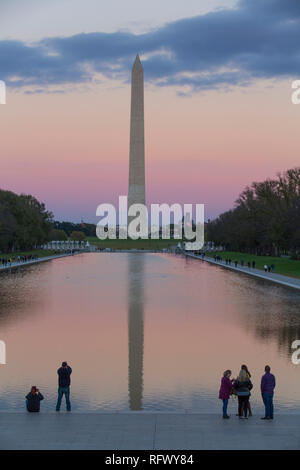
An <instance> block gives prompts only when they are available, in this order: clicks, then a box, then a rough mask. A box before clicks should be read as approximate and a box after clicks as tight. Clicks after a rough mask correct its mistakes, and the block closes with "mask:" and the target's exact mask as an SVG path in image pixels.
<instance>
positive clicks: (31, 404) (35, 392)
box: [26, 385, 44, 413]
mask: <svg viewBox="0 0 300 470" xmlns="http://www.w3.org/2000/svg"><path fill="white" fill-rule="evenodd" d="M42 400H44V397H43V395H42V394H41V392H40V391H39V389H38V388H37V387H36V386H35V385H33V386H32V387H31V391H30V392H29V393H28V395H26V408H27V411H29V412H30V413H32V412H35V413H36V412H39V411H40V402H41V401H42Z"/></svg>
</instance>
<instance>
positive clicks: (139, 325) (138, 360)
mask: <svg viewBox="0 0 300 470" xmlns="http://www.w3.org/2000/svg"><path fill="white" fill-rule="evenodd" d="M127 259H128V391H129V407H130V409H131V410H141V409H142V402H143V360H144V262H145V259H144V255H143V254H138V253H136V254H133V253H130V254H128V258H127Z"/></svg>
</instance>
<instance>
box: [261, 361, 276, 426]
mask: <svg viewBox="0 0 300 470" xmlns="http://www.w3.org/2000/svg"><path fill="white" fill-rule="evenodd" d="M270 371H271V367H270V366H266V367H265V374H264V375H263V376H262V378H261V386H260V388H261V395H262V399H263V402H264V405H265V416H264V418H261V419H273V414H274V407H273V396H274V388H275V386H276V380H275V376H274V375H273V374H271V372H270Z"/></svg>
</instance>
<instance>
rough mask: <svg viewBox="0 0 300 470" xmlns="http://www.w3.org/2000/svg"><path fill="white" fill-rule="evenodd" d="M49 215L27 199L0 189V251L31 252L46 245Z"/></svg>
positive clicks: (49, 223) (49, 221) (41, 207)
mask: <svg viewBox="0 0 300 470" xmlns="http://www.w3.org/2000/svg"><path fill="white" fill-rule="evenodd" d="M52 222H53V215H52V213H51V212H49V211H47V210H46V208H45V205H44V204H43V203H41V202H39V201H38V200H37V199H36V198H35V197H33V196H31V195H26V194H21V195H17V194H15V193H13V192H12V191H4V190H1V189H0V251H1V252H13V251H21V250H31V249H33V248H35V247H37V246H39V245H41V244H43V243H45V241H47V240H48V239H49V236H50V234H51V231H52V229H53V224H52Z"/></svg>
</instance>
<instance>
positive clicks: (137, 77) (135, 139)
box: [128, 54, 146, 207]
mask: <svg viewBox="0 0 300 470" xmlns="http://www.w3.org/2000/svg"><path fill="white" fill-rule="evenodd" d="M145 203H146V199H145V139H144V71H143V66H142V64H141V61H140V58H139V55H138V54H137V56H136V58H135V61H134V64H133V67H132V74H131V110H130V151H129V187H128V207H130V206H131V205H132V204H145Z"/></svg>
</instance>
